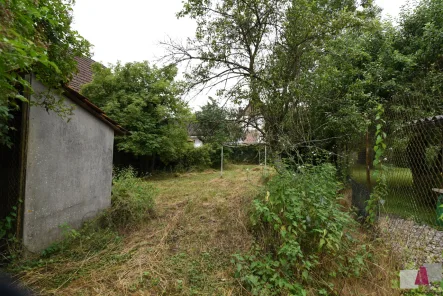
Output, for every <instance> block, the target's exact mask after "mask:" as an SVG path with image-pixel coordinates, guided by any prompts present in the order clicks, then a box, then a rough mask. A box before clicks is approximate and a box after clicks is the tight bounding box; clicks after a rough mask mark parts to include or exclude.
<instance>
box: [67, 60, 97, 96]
mask: <svg viewBox="0 0 443 296" xmlns="http://www.w3.org/2000/svg"><path fill="white" fill-rule="evenodd" d="M75 60H76V61H77V69H78V72H77V73H76V74H75V75H74V77H72V79H71V81H70V82H69V83H68V87H69V88H70V89H73V90H75V91H76V92H78V93H80V89H81V87H82V86H83V85H84V84H87V83H89V82H91V81H92V64H94V63H96V62H95V61H94V60H93V59H91V58H87V57H75Z"/></svg>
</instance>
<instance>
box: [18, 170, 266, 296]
mask: <svg viewBox="0 0 443 296" xmlns="http://www.w3.org/2000/svg"><path fill="white" fill-rule="evenodd" d="M261 178H262V171H261V168H259V167H257V166H231V167H230V168H229V169H228V170H227V171H225V174H224V176H223V178H220V173H219V172H217V171H213V170H209V171H205V172H203V173H190V174H183V175H180V176H171V175H166V176H163V177H156V178H154V179H148V180H147V182H150V183H152V184H153V185H154V186H155V187H157V188H158V189H159V195H158V196H157V197H156V208H155V211H156V217H155V218H154V219H152V220H150V221H148V222H146V223H144V224H143V225H140V226H139V227H137V228H136V229H132V230H126V231H125V233H120V234H119V235H112V233H111V234H110V233H105V232H104V233H103V234H101V233H98V234H97V235H98V237H99V238H100V239H101V240H102V243H103V244H105V247H104V249H101V248H97V250H98V251H94V249H92V250H91V248H90V246H89V244H88V241H87V237H85V238H82V239H83V241H84V243H82V240H80V241H79V240H76V241H77V243H76V244H74V245H70V246H68V247H67V248H66V249H65V250H63V252H61V253H59V254H56V255H53V256H51V257H49V258H48V259H36V260H34V261H33V263H27V264H28V266H29V267H28V268H27V270H24V271H22V272H21V281H23V282H24V283H25V284H26V285H28V286H30V287H31V288H32V289H34V290H35V291H36V292H38V293H40V294H42V295H242V294H244V295H248V294H249V293H247V292H246V291H245V290H244V289H243V288H242V286H241V285H240V284H239V283H238V282H237V281H236V280H235V279H234V278H233V265H232V263H231V258H232V254H234V253H238V252H240V253H242V252H246V251H247V250H248V249H249V248H250V246H251V244H252V241H253V238H252V237H251V234H250V233H249V232H248V225H247V224H248V223H249V222H248V221H249V218H248V209H249V208H250V205H251V199H252V198H253V197H254V196H255V195H256V194H257V192H258V190H259V188H260V186H261V184H262V183H261ZM97 231H99V232H100V231H101V230H97ZM100 239H99V240H100ZM95 240H97V238H95ZM82 245H83V246H82ZM102 247H103V246H102Z"/></svg>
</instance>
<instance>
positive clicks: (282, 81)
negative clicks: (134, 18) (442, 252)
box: [0, 0, 443, 295]
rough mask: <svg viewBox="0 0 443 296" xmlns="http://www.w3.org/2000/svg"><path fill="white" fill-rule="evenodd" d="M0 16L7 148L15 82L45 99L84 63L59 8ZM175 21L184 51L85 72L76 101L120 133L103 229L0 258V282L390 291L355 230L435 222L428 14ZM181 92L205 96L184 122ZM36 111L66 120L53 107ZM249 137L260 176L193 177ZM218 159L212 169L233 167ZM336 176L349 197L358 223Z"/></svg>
mask: <svg viewBox="0 0 443 296" xmlns="http://www.w3.org/2000/svg"><path fill="white" fill-rule="evenodd" d="M0 7H1V8H3V9H2V11H1V12H0V16H1V17H2V20H1V24H2V28H1V31H0V32H1V33H2V34H3V35H4V38H3V39H2V40H0V54H1V60H0V92H2V93H3V95H2V100H1V101H0V136H1V139H0V144H2V145H9V142H8V136H7V134H8V132H10V131H9V125H8V122H9V121H10V120H11V116H12V115H11V114H12V110H15V109H17V108H19V105H20V104H19V102H20V101H25V100H26V98H25V97H24V96H23V94H24V92H26V91H29V90H27V87H28V86H29V85H28V84H27V82H26V80H25V79H24V77H25V76H22V75H21V74H22V73H20V72H17V71H15V70H16V69H18V68H19V69H22V70H25V71H32V72H34V73H36V75H37V76H38V77H39V78H41V79H42V81H44V82H45V83H48V84H49V85H50V86H51V87H53V88H56V89H57V88H59V87H60V86H61V85H62V84H63V83H66V82H67V81H69V78H70V77H71V75H72V73H73V71H74V68H75V65H74V63H73V60H72V59H71V58H69V57H67V56H70V55H72V54H74V55H84V54H86V55H87V54H88V52H89V43H88V42H87V41H85V40H84V39H83V38H81V36H79V35H78V34H77V33H76V32H73V31H71V30H70V27H69V25H70V21H71V16H70V14H69V11H70V8H71V7H70V2H64V1H39V2H33V1H24V2H23V3H22V4H20V5H19V4H17V2H16V1H8V0H4V1H1V0H0ZM26 11H29V14H28V13H25V12H26ZM60 11H62V12H66V13H59V12H60ZM57 16H59V17H57ZM177 16H178V17H179V18H180V17H182V18H183V17H188V18H191V19H193V20H195V21H196V23H197V30H196V32H195V38H193V39H190V40H188V41H187V42H186V43H179V42H177V41H174V40H171V41H169V42H166V43H165V44H163V45H164V46H165V52H166V53H165V57H164V60H163V61H166V63H165V64H164V65H154V64H152V63H149V62H146V61H145V62H133V63H128V64H116V65H113V66H109V67H108V68H107V67H104V66H102V65H99V64H96V65H95V66H94V79H93V81H92V82H91V83H89V84H87V85H85V86H84V87H83V89H82V94H84V95H85V96H87V97H88V98H89V99H90V100H91V101H92V102H94V103H95V104H96V105H97V106H99V107H100V108H102V109H103V110H104V111H106V113H107V114H108V115H109V116H110V117H112V118H113V119H115V120H116V121H117V122H119V124H121V125H122V126H124V127H125V128H126V129H128V130H130V134H129V135H127V136H125V137H121V138H119V139H117V141H116V148H117V150H118V151H120V152H123V153H126V154H128V155H130V156H131V159H132V160H133V164H134V163H136V166H137V168H138V172H135V171H134V170H133V169H123V170H121V171H120V172H118V173H116V175H115V178H114V187H113V196H112V207H111V208H110V209H109V210H108V211H107V212H106V213H104V214H103V216H101V217H100V218H99V219H97V220H96V221H94V222H91V223H88V224H87V225H86V226H85V227H84V228H83V229H81V230H73V229H70V228H69V226H64V228H65V233H66V239H65V240H64V241H62V242H60V243H57V244H55V245H54V246H52V247H50V248H48V249H47V250H45V251H44V252H43V254H42V255H41V257H39V258H37V259H35V258H34V259H33V260H30V261H22V260H18V259H17V258H15V257H11V258H9V259H12V261H11V262H12V263H11V264H10V266H9V270H12V271H14V272H16V273H17V274H19V275H21V276H22V279H23V280H24V281H25V282H26V283H27V284H29V285H30V286H35V287H36V289H37V290H39V291H40V292H43V293H48V294H51V293H52V294H57V293H58V292H59V291H64V293H67V294H70V295H76V293H85V294H86V295H90V294H92V293H94V292H93V291H94V287H93V286H91V285H88V284H87V283H86V282H87V281H88V280H91V279H92V281H93V282H94V283H95V284H96V285H98V286H97V291H98V292H97V291H96V292H95V293H99V292H101V293H109V294H110V295H112V293H113V292H111V290H113V289H115V291H118V292H117V293H115V294H116V295H117V294H119V293H122V294H130V293H136V292H140V293H152V294H155V295H160V294H163V295H197V294H198V295H214V294H220V295H250V294H252V295H360V294H361V295H370V294H374V293H375V294H376V295H395V294H396V293H397V294H399V290H398V283H397V282H396V281H395V280H396V274H395V272H396V271H397V268H398V266H397V265H396V264H395V263H393V261H395V257H392V254H391V253H390V251H389V248H388V247H386V246H385V245H384V244H383V243H382V242H380V241H379V239H377V238H376V235H375V232H373V230H374V228H375V226H376V222H377V219H378V217H379V216H380V209H381V208H382V207H383V206H384V209H385V210H386V213H387V214H389V215H395V216H399V217H402V218H408V217H411V216H412V217H413V218H414V220H415V221H418V222H426V223H428V224H431V225H433V226H436V225H435V224H437V226H438V225H439V222H438V221H439V220H438V218H439V217H437V216H436V213H435V208H436V206H437V198H436V196H435V195H433V193H432V188H441V186H443V179H442V163H443V161H442V159H443V148H442V146H441V143H442V141H443V140H442V136H441V135H442V133H441V123H442V122H443V120H442V118H441V116H440V115H443V104H442V103H443V74H442V73H443V72H442V70H443V56H442V52H443V37H442V36H443V2H442V1H439V0H422V1H420V2H419V3H418V5H417V6H415V7H404V9H403V11H402V13H401V14H400V16H399V18H398V19H397V20H396V21H395V22H394V21H386V20H382V19H381V11H380V9H379V8H378V7H377V6H376V5H375V4H374V3H373V1H371V0H368V1H353V0H346V1H336V0H321V1H320V0H203V1H200V0H186V1H184V3H183V9H182V10H181V11H180V12H178V14H177ZM33 36H36V37H35V38H34V37H33ZM60 36H61V37H60ZM183 64H185V65H187V69H188V70H189V71H188V72H187V73H185V79H184V80H183V81H179V80H178V79H177V71H178V70H177V69H178V67H180V66H181V65H183ZM17 87H18V89H20V90H21V92H20V93H19V94H17V92H15V90H16V89H17ZM195 89H199V90H204V89H216V90H217V98H216V99H213V98H210V100H209V102H208V103H207V105H205V106H203V107H202V108H201V110H200V111H197V112H194V113H193V112H192V111H191V109H190V108H189V106H188V104H187V103H186V102H185V101H184V100H183V98H182V95H183V94H184V93H186V92H187V91H190V90H195ZM41 104H43V105H44V106H45V107H46V108H47V109H48V110H52V111H55V112H58V113H59V114H60V115H62V116H69V110H66V109H60V108H59V107H60V106H61V104H60V102H52V101H50V100H49V101H44V102H41ZM250 129H253V130H254V131H256V132H257V133H259V134H260V136H261V139H262V140H261V144H262V145H263V147H264V146H265V147H266V149H267V150H266V151H267V153H269V154H267V155H269V156H268V157H269V158H268V160H269V162H270V163H271V164H272V167H273V169H272V171H271V173H270V174H268V172H264V171H263V166H238V165H231V168H230V169H229V167H228V173H227V174H226V176H223V178H221V177H219V176H218V173H217V172H215V171H213V170H210V169H209V168H211V167H216V166H218V165H219V164H220V162H221V161H222V159H221V151H222V150H221V149H222V148H221V147H223V146H226V147H227V146H235V144H236V143H238V142H239V140H242V139H244V138H245V134H246V132H247V131H248V130H250ZM191 130H192V132H194V133H195V136H197V137H198V138H199V139H200V140H202V141H203V143H204V145H203V147H200V148H194V147H193V145H192V144H191V143H190V142H189V136H190V131H191ZM431 131H434V132H432V133H431ZM11 149H14V147H12V148H11ZM235 149H237V148H232V147H230V148H226V150H225V153H226V155H225V156H227V157H226V158H227V159H228V160H229V159H230V158H231V161H235V160H237V161H239V162H240V161H241V159H240V158H238V155H240V153H239V151H240V150H235ZM243 149H244V148H243ZM253 149H254V148H253ZM255 149H258V150H255V151H254V150H253V151H252V152H247V151H243V152H244V154H247V153H252V154H254V153H260V148H255ZM243 152H242V155H243ZM229 156H231V157H229ZM236 157H237V158H236ZM253 159H255V158H253ZM254 161H256V160H254ZM227 163H228V162H227ZM227 163H226V164H227ZM257 164H258V165H260V164H262V161H260V160H259V161H258V162H257ZM165 171H170V172H174V173H175V174H166V173H165ZM146 172H150V173H151V174H152V173H153V174H154V175H153V176H147V177H144V178H140V177H143V176H144V174H145V173H146ZM156 172H157V174H156ZM196 172H198V173H196ZM349 178H351V179H353V181H357V182H358V183H362V184H363V185H364V186H366V190H367V192H368V194H367V198H366V199H365V200H364V202H363V206H362V208H361V209H359V210H360V212H358V213H364V215H363V217H358V215H357V213H356V211H354V209H352V208H351V207H350V202H351V198H350V196H351V195H352V193H350V191H349V184H348V182H349ZM177 184H179V185H180V187H176V185H177ZM156 186H158V187H160V190H157V189H155V188H154V187H156ZM168 186H169V187H171V188H173V189H170V188H169V187H168ZM171 190H174V192H172V191H171ZM155 192H158V195H157V197H156V198H153V196H154V195H155ZM408 194H409V195H408ZM405 196H408V199H406V198H405ZM154 200H155V202H154ZM405 200H407V201H410V202H411V203H410V204H405ZM432 211H434V212H432ZM357 218H359V219H357ZM10 219H11V218H10ZM357 220H358V221H359V222H361V223H358V222H357ZM226 221H228V222H229V223H230V224H226ZM9 222H10V221H9ZM440 223H441V222H440ZM1 225H9V226H10V223H9V224H8V221H2V222H1V223H0V226H1ZM440 226H441V225H440ZM2 227H3V228H0V234H1V236H0V238H2V237H4V238H6V239H7V236H6V232H5V231H4V230H5V227H6V226H2ZM10 228H12V227H10ZM211 229H213V230H214V231H213V232H211V231H210V230H211ZM8 230H10V229H8ZM145 232H146V233H145ZM15 243H16V242H15V241H14V244H15ZM214 258H215V259H214ZM76 260H78V261H79V262H81V263H80V265H79V264H75V263H74V261H76ZM62 265H66V266H68V267H67V268H65V269H63V272H61V273H60V274H57V272H56V270H57V269H58V268H61V266H62ZM100 270H104V271H105V272H104V273H103V275H101V274H100V272H99V271H100ZM106 275H108V277H106ZM109 287H112V288H109ZM148 295H150V294H148Z"/></svg>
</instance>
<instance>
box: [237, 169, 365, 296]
mask: <svg viewBox="0 0 443 296" xmlns="http://www.w3.org/2000/svg"><path fill="white" fill-rule="evenodd" d="M338 189H339V184H338V182H337V181H336V171H335V169H334V167H333V166H332V165H330V164H323V165H320V166H311V167H301V168H299V172H298V173H295V174H293V173H291V172H288V171H287V172H285V173H283V174H281V175H278V176H275V177H274V178H273V179H272V180H271V181H270V182H269V183H268V186H267V189H266V191H265V192H264V193H263V194H262V195H260V196H259V197H258V198H256V199H255V200H254V211H253V214H252V221H253V226H254V228H253V229H254V232H255V234H256V236H257V243H256V246H255V248H254V249H253V251H251V253H250V254H247V255H246V256H243V255H236V256H235V258H236V259H235V262H236V264H237V269H236V276H238V277H240V278H241V280H242V282H243V283H244V284H245V285H246V286H247V287H248V288H249V289H250V291H251V292H252V293H253V295H307V293H308V291H312V290H315V294H320V295H327V294H330V293H332V294H334V293H336V292H335V288H334V285H333V284H332V279H333V278H335V277H341V276H342V277H349V276H359V275H360V274H361V273H362V271H363V270H364V269H365V268H366V266H365V260H366V259H367V257H368V256H370V254H369V253H368V252H367V249H366V246H365V245H360V246H359V245H358V244H357V241H356V239H355V238H354V237H353V231H354V230H355V229H356V227H357V225H356V222H355V221H354V220H353V218H352V217H351V215H350V214H349V213H347V212H345V211H343V209H342V208H341V206H340V205H339V203H338V200H337V198H338V196H337V191H338Z"/></svg>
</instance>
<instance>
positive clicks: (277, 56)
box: [167, 0, 376, 154]
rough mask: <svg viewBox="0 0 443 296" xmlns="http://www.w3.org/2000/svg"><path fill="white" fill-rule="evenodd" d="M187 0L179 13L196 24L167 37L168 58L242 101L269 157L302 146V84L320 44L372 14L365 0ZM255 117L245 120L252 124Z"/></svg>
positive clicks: (192, 79) (305, 138) (193, 82)
mask: <svg viewBox="0 0 443 296" xmlns="http://www.w3.org/2000/svg"><path fill="white" fill-rule="evenodd" d="M358 3H359V1H353V0H348V1H336V0H327V1H314V0H311V1H309V0H285V1H272V0H261V1H257V0H225V1H222V0H219V1H197V0H188V1H186V2H185V4H184V9H183V10H182V11H181V12H180V13H179V16H189V17H191V18H193V19H195V20H196V21H197V31H196V37H195V39H193V40H191V41H190V42H188V44H186V45H182V44H179V43H176V42H172V41H171V42H169V43H168V44H167V48H168V49H169V57H172V59H173V60H174V61H175V62H177V63H183V62H188V63H189V66H190V68H191V69H192V70H191V72H190V73H189V75H188V76H187V78H188V81H189V83H190V86H191V87H195V86H197V85H199V86H201V87H202V88H208V87H209V88H212V87H218V86H220V85H223V86H225V85H229V84H226V82H227V81H228V80H233V81H234V82H233V83H231V85H232V87H230V88H228V89H227V90H222V91H220V93H219V94H222V95H224V96H226V97H228V98H230V99H232V100H233V101H234V102H238V101H241V100H243V101H246V102H247V104H248V105H249V106H251V110H255V115H258V116H261V117H263V119H264V122H265V125H264V128H262V127H261V126H259V125H256V126H254V127H255V128H256V129H257V130H259V131H261V132H262V133H263V134H264V136H265V139H266V141H267V142H268V143H270V145H271V147H272V148H273V149H274V151H275V152H276V154H279V153H280V152H281V151H283V150H289V151H294V150H296V149H298V147H299V146H309V145H311V144H312V143H313V141H317V140H318V139H313V138H312V127H310V126H309V125H308V124H307V122H308V121H305V120H304V116H305V115H304V114H305V113H306V109H307V108H309V106H310V103H309V98H310V94H309V93H304V92H301V90H302V89H303V87H302V85H303V84H308V83H309V81H312V80H311V78H310V77H311V75H313V72H314V70H315V69H316V67H317V64H318V60H319V59H320V57H321V56H322V55H325V54H326V52H324V48H325V46H326V42H328V41H329V40H333V39H335V38H337V37H338V36H340V35H341V34H342V33H343V32H345V31H346V30H349V29H351V28H353V27H360V26H363V25H364V24H365V22H366V21H367V19H371V18H372V17H374V16H375V15H376V10H375V9H374V8H373V6H372V1H363V2H362V4H361V5H360V4H358ZM253 122H254V121H252V123H253Z"/></svg>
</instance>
